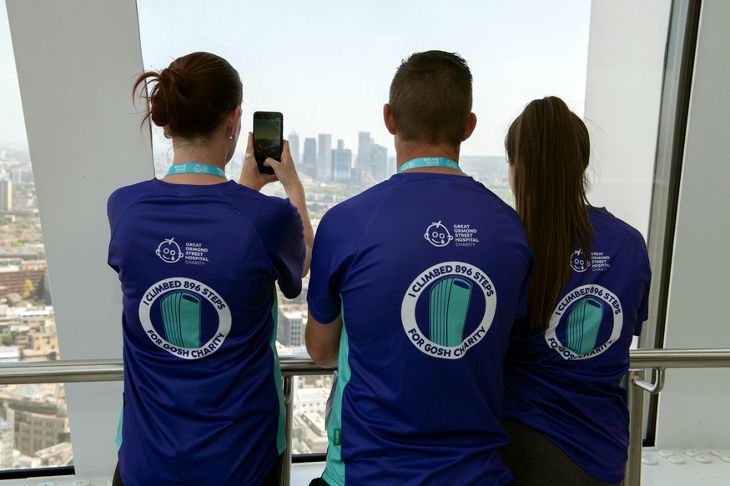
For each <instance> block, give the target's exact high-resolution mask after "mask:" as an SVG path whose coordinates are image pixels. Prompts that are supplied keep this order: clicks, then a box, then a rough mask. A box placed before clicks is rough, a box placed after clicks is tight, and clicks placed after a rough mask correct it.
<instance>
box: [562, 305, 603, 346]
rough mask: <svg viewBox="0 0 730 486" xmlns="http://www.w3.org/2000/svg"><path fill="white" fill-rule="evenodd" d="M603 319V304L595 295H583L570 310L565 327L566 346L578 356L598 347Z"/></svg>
mask: <svg viewBox="0 0 730 486" xmlns="http://www.w3.org/2000/svg"><path fill="white" fill-rule="evenodd" d="M602 320H603V304H601V301H600V300H598V299H596V298H595V297H583V298H582V299H580V300H579V301H578V302H577V303H576V304H575V305H574V306H573V309H572V310H571V311H570V314H569V315H568V323H567V327H566V328H565V340H566V341H567V345H566V347H567V348H568V349H570V350H571V351H573V352H574V353H575V354H577V355H578V356H580V355H582V354H586V353H588V352H590V351H592V350H593V349H594V348H595V347H596V339H597V338H598V331H599V330H600V329H601V321H602Z"/></svg>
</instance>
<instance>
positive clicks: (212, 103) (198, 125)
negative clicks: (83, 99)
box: [132, 52, 243, 140]
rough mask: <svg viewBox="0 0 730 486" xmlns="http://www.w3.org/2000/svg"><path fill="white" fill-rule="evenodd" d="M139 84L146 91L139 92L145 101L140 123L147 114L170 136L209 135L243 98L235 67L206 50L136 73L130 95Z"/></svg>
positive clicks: (135, 92) (189, 138)
mask: <svg viewBox="0 0 730 486" xmlns="http://www.w3.org/2000/svg"><path fill="white" fill-rule="evenodd" d="M140 86H143V87H144V88H146V92H147V93H148V94H146V95H145V94H144V91H145V90H142V93H139V97H140V98H142V99H144V100H145V105H146V109H145V117H144V119H143V120H142V123H144V122H145V121H146V120H147V119H148V118H150V119H151V120H152V122H153V123H154V124H155V125H157V126H159V127H164V126H167V132H168V134H169V135H170V136H171V137H180V138H183V139H186V140H206V139H208V138H210V137H211V136H212V135H213V133H214V132H215V131H216V130H217V129H218V127H220V125H221V124H222V123H223V121H224V119H225V117H226V115H228V114H229V113H231V111H233V110H234V109H235V108H236V107H237V106H241V102H242V99H243V86H242V84H241V79H240V78H239V76H238V71H236V70H235V69H234V68H233V67H232V66H231V65H230V64H229V63H228V61H226V60H225V59H223V58H222V57H220V56H216V55H215V54H211V53H209V52H193V53H192V54H188V55H187V56H183V57H180V58H178V59H175V60H174V61H173V62H172V64H170V66H169V67H168V68H166V69H163V70H162V71H161V72H159V73H157V72H155V71H147V72H144V73H142V74H140V75H139V77H138V78H137V80H136V82H135V83H134V88H133V89H132V97H133V98H134V96H135V95H137V93H138V89H139V88H140Z"/></svg>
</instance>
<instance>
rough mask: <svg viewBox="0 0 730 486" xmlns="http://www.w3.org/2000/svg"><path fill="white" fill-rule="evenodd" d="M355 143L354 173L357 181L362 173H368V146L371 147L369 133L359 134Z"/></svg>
mask: <svg viewBox="0 0 730 486" xmlns="http://www.w3.org/2000/svg"><path fill="white" fill-rule="evenodd" d="M357 141H358V143H357V164H355V173H356V174H357V178H358V179H359V178H360V174H361V173H362V171H367V172H370V146H371V145H372V139H371V138H370V132H359V133H358V135H357Z"/></svg>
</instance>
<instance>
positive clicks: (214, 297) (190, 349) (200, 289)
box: [139, 277, 231, 359]
mask: <svg viewBox="0 0 730 486" xmlns="http://www.w3.org/2000/svg"><path fill="white" fill-rule="evenodd" d="M139 321H140V322H141V323H142V327H143V328H144V331H145V333H146V334H147V336H148V337H149V338H150V339H151V340H152V342H153V343H155V344H156V345H157V346H159V347H160V348H162V349H164V350H165V351H167V352H169V353H170V354H173V355H175V356H177V357H179V358H183V359H199V358H204V357H205V356H208V355H210V354H212V353H214V352H216V351H217V350H218V349H219V348H220V346H221V344H223V341H225V339H226V336H228V333H229V332H230V330H231V311H230V309H229V308H228V305H227V304H226V302H225V301H224V300H223V298H222V297H221V296H220V295H219V294H218V293H217V292H214V291H213V289H211V288H210V287H208V286H207V285H205V284H204V283H202V282H198V281H197V280H193V279H190V278H178V277H174V278H168V279H164V280H160V281H159V282H157V283H155V284H153V285H152V286H151V287H150V288H149V289H147V291H146V292H145V293H144V297H143V298H142V301H141V302H140V304H139Z"/></svg>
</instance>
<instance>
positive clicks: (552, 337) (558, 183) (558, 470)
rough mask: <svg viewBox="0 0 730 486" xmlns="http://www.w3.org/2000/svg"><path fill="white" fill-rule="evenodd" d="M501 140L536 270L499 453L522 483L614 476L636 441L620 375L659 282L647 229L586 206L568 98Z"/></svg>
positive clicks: (540, 109) (508, 368)
mask: <svg viewBox="0 0 730 486" xmlns="http://www.w3.org/2000/svg"><path fill="white" fill-rule="evenodd" d="M505 148H506V150H507V158H508V162H509V180H510V186H511V187H512V192H513V193H514V196H515V207H516V210H517V212H518V213H519V215H520V217H521V218H522V221H523V222H524V224H525V229H526V231H527V238H528V242H529V244H530V248H531V249H532V252H533V253H534V255H535V269H534V273H533V275H532V279H531V281H530V287H529V292H528V307H529V310H530V318H529V319H526V320H524V321H521V322H517V323H516V324H515V326H514V328H513V330H512V335H511V338H510V346H509V349H508V352H507V357H506V359H505V363H504V382H505V396H504V400H505V402H504V417H505V419H504V422H503V425H504V427H505V428H506V429H507V432H509V434H510V436H511V442H510V444H509V445H508V446H507V447H505V448H504V449H503V450H502V457H503V460H504V462H505V464H506V465H507V466H508V467H509V468H510V470H511V471H512V474H513V476H514V482H513V483H512V484H514V485H515V486H520V485H535V484H540V485H551V484H556V485H557V484H560V485H561V486H566V485H568V486H569V485H594V484H595V485H603V484H618V483H620V482H621V481H622V480H623V477H624V472H625V465H626V459H627V448H628V443H629V437H628V421H629V413H628V409H627V407H626V392H625V390H624V388H623V387H622V386H621V384H620V383H621V378H622V377H623V376H624V374H625V373H626V372H627V370H628V366H629V347H630V345H631V341H632V338H633V336H634V335H639V334H640V333H641V325H642V323H643V322H644V321H645V320H646V318H647V300H648V294H649V284H650V281H651V272H650V269H649V261H648V257H647V253H646V245H645V243H644V239H643V238H642V236H641V234H640V233H639V232H638V231H637V230H635V229H634V228H632V227H631V226H629V225H628V224H626V223H624V222H623V221H621V220H619V219H617V218H615V217H614V216H612V215H611V214H610V213H609V212H608V211H607V210H606V209H605V208H594V207H593V206H591V205H590V204H588V201H587V198H586V192H587V185H588V183H587V178H586V174H585V171H586V169H587V168H588V162H589V158H590V138H589V135H588V130H587V129H586V126H585V124H584V123H583V121H582V120H581V119H580V118H579V117H578V116H576V115H575V114H574V113H572V112H571V111H570V109H569V108H568V107H567V106H566V104H565V103H564V102H563V101H562V100H561V99H560V98H557V97H548V98H543V99H539V100H534V101H532V102H531V103H529V104H528V105H527V107H525V109H524V111H523V112H522V114H520V116H518V117H517V119H516V120H515V121H514V122H513V123H512V125H511V126H510V128H509V131H508V133H507V137H506V139H505Z"/></svg>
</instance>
